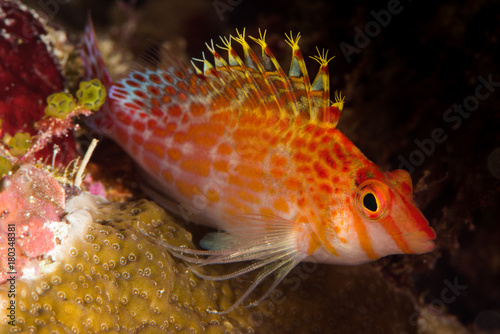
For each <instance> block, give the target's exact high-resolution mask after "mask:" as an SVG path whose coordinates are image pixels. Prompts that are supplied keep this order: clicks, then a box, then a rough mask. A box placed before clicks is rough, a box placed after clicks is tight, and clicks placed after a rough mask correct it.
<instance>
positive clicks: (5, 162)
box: [0, 156, 12, 177]
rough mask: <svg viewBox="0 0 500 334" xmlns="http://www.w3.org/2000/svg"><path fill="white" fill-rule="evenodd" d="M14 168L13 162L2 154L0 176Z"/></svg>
mask: <svg viewBox="0 0 500 334" xmlns="http://www.w3.org/2000/svg"><path fill="white" fill-rule="evenodd" d="M11 169H12V162H10V160H9V159H7V158H5V157H1V156H0V177H1V176H4V175H5V174H7V173H8V172H9V171H10V170H11Z"/></svg>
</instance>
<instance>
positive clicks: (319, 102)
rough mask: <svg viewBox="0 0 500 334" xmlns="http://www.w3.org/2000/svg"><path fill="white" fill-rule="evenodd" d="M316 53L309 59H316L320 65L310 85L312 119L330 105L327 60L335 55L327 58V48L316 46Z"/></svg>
mask: <svg viewBox="0 0 500 334" xmlns="http://www.w3.org/2000/svg"><path fill="white" fill-rule="evenodd" d="M316 50H317V51H318V54H317V55H315V56H311V59H314V60H316V61H317V62H318V63H319V65H320V67H319V70H318V74H316V78H314V81H313V83H312V85H311V104H312V109H313V110H314V112H313V115H314V117H312V118H313V120H317V119H318V118H317V116H318V115H324V114H325V113H327V112H328V111H329V110H328V109H329V107H330V77H329V72H328V62H330V60H332V59H333V58H335V57H330V58H328V50H325V49H323V50H322V51H319V48H318V47H316Z"/></svg>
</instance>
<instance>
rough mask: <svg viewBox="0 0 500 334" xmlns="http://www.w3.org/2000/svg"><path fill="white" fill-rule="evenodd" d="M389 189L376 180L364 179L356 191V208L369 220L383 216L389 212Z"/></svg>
mask: <svg viewBox="0 0 500 334" xmlns="http://www.w3.org/2000/svg"><path fill="white" fill-rule="evenodd" d="M390 198H391V196H390V189H389V186H388V185H386V184H385V183H383V182H381V181H378V180H373V179H372V180H366V181H365V182H363V183H362V184H361V185H360V186H359V187H358V189H357V191H356V208H357V209H358V211H359V213H360V214H362V215H363V216H365V217H366V218H368V219H370V220H374V221H375V220H379V219H382V218H384V217H385V216H386V215H387V214H388V213H389V212H390V203H391V200H390Z"/></svg>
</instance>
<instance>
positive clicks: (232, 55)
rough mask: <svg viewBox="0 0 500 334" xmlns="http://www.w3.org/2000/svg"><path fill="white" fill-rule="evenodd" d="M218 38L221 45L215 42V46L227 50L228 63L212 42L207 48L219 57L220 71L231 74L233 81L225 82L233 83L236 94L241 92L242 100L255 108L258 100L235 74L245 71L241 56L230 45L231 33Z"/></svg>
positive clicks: (251, 107)
mask: <svg viewBox="0 0 500 334" xmlns="http://www.w3.org/2000/svg"><path fill="white" fill-rule="evenodd" d="M220 39H221V41H222V44H223V46H220V45H218V44H217V47H218V48H219V49H221V50H225V51H227V52H228V62H229V64H228V63H227V62H226V61H224V60H223V59H222V57H221V56H220V55H219V54H218V53H217V52H216V51H215V48H214V46H213V43H212V47H211V48H208V50H209V51H210V52H211V53H212V54H213V55H214V57H215V58H220V63H221V64H222V65H223V66H221V67H220V68H219V70H220V72H222V71H225V72H226V73H228V74H229V75H231V78H232V80H233V81H232V82H230V83H229V82H227V83H229V84H234V85H235V86H236V87H235V89H236V91H237V94H241V93H243V95H244V97H245V98H244V102H246V103H248V106H249V108H250V109H254V108H256V107H257V106H258V105H259V102H258V101H257V100H255V99H253V98H252V97H251V95H250V94H249V91H250V89H249V88H248V85H245V82H243V81H242V80H241V77H240V75H238V74H237V72H239V73H245V76H246V67H245V65H244V64H243V62H242V60H241V58H240V57H239V56H238V54H237V53H236V51H235V50H234V49H233V48H232V46H231V35H230V36H229V38H226V37H222V36H221V37H220ZM207 47H208V45H207ZM252 84H253V83H252ZM236 99H238V97H236ZM239 99H241V98H239Z"/></svg>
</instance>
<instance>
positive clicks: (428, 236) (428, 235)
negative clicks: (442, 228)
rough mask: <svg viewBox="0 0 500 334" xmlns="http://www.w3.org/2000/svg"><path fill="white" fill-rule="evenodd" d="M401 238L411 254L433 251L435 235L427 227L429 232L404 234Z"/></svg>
mask: <svg viewBox="0 0 500 334" xmlns="http://www.w3.org/2000/svg"><path fill="white" fill-rule="evenodd" d="M403 237H404V238H405V240H406V241H407V243H408V246H409V248H410V250H411V251H412V253H413V254H423V253H428V252H431V251H433V250H434V248H435V247H436V244H435V242H434V239H436V233H435V232H434V230H433V229H432V228H431V227H429V230H427V231H426V230H420V231H415V232H409V233H404V234H403Z"/></svg>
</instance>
